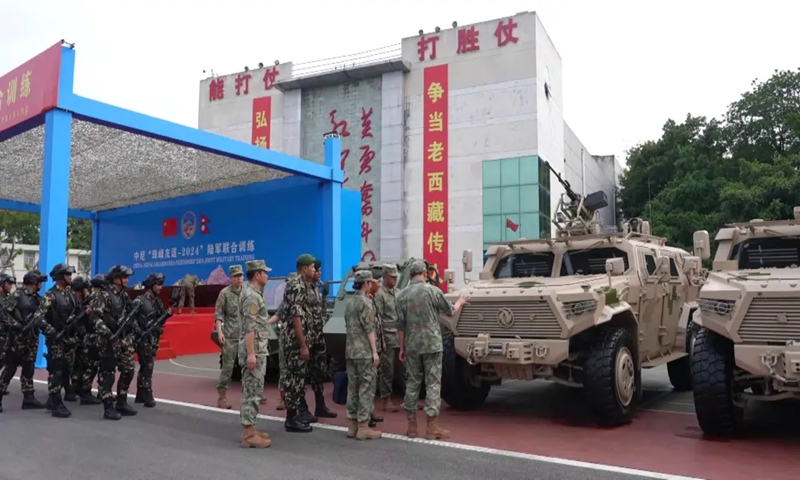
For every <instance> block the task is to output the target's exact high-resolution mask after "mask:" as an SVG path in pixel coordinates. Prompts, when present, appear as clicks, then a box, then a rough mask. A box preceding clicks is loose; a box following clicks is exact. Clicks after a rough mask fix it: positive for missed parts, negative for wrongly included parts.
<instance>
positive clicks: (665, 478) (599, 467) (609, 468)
mask: <svg viewBox="0 0 800 480" xmlns="http://www.w3.org/2000/svg"><path fill="white" fill-rule="evenodd" d="M14 378H15V379H17V380H19V377H14ZM33 381H34V382H35V383H39V384H45V385H46V384H47V382H46V381H44V380H38V379H34V380H33ZM92 391H93V392H97V389H96V388H93V389H92ZM128 393H129V394H133V395H135V394H136V391H135V390H131V391H129V392H128ZM155 400H156V401H157V402H162V403H165V404H167V405H175V406H178V407H185V408H193V409H195V410H204V411H207V412H214V413H224V414H228V415H239V411H238V410H233V409H231V410H223V409H220V408H216V407H209V406H207V405H200V404H197V403H187V402H180V401H177V400H168V399H163V398H156V399H155ZM258 418H260V419H262V420H269V421H272V422H283V421H284V420H286V419H285V418H284V417H275V416H272V415H261V414H259V415H258ZM314 427H315V428H321V429H324V430H334V431H337V432H347V428H345V427H340V426H338V425H327V424H324V423H315V424H314ZM383 438H389V439H392V440H398V441H401V442H411V443H422V444H426V445H436V446H439V447H445V448H453V449H456V450H463V451H467V452H475V453H488V454H490V455H500V456H504V457H510V458H518V459H521V460H530V461H533V462H541V463H550V464H554V465H563V466H566V467H575V468H585V469H588V470H596V471H602V472H610V473H619V474H622V475H636V476H639V477H645V478H653V479H658V480H705V479H703V478H699V477H684V476H681V475H672V474H669V473H659V472H651V471H648V470H638V469H635V468H627V467H618V466H615V465H605V464H602V463H592V462H580V461H577V460H569V459H566V458H558V457H546V456H543V455H533V454H530V453H520V452H513V451H510V450H499V449H496V448H486V447H478V446H475V445H465V444H462V443H453V442H442V441H438V440H426V439H424V438H408V437H406V436H404V435H396V434H394V433H386V432H384V433H383Z"/></svg>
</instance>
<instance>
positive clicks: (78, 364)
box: [70, 275, 105, 405]
mask: <svg viewBox="0 0 800 480" xmlns="http://www.w3.org/2000/svg"><path fill="white" fill-rule="evenodd" d="M98 277H102V279H103V283H105V275H95V278H98ZM94 281H95V279H94V278H93V279H92V282H94ZM92 286H93V285H92V283H91V282H90V281H88V280H87V279H85V278H83V277H75V278H74V279H73V280H72V283H71V284H70V287H71V288H72V291H73V293H75V298H76V299H77V300H78V302H80V304H81V306H80V308H79V309H78V310H79V312H78V316H77V317H76V319H75V320H74V322H75V324H76V328H77V329H78V330H79V332H80V333H79V335H78V345H77V346H76V348H75V362H74V364H73V367H72V379H71V383H72V385H73V387H74V388H75V393H76V394H77V395H78V397H80V399H81V405H98V404H100V399H98V398H97V397H95V396H94V395H92V382H93V381H94V377H95V376H96V375H97V368H98V359H99V356H98V353H97V337H96V335H95V334H94V331H93V328H92V325H91V324H90V323H89V317H90V313H91V310H90V309H89V305H90V304H91V302H92V295H94V293H92ZM87 376H88V378H89V380H88V381H85V380H84V378H85V377H87Z"/></svg>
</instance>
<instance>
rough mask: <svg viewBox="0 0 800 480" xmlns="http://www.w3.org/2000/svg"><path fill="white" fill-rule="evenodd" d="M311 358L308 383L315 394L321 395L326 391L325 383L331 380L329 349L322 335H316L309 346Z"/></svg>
mask: <svg viewBox="0 0 800 480" xmlns="http://www.w3.org/2000/svg"><path fill="white" fill-rule="evenodd" d="M308 350H309V353H310V354H311V358H310V359H309V361H308V365H307V367H306V383H307V384H308V385H311V389H312V390H313V391H314V393H315V394H318V395H321V394H322V392H323V391H324V388H325V387H324V386H323V384H324V383H325V382H327V381H330V374H329V373H328V350H327V348H326V347H325V341H324V340H323V339H322V335H320V336H318V337H316V338H315V339H314V340H313V343H312V344H311V345H309V347H308Z"/></svg>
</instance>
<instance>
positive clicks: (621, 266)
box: [606, 258, 625, 277]
mask: <svg viewBox="0 0 800 480" xmlns="http://www.w3.org/2000/svg"><path fill="white" fill-rule="evenodd" d="M606 273H607V274H608V275H609V276H611V277H618V276H620V275H622V274H623V273H625V260H623V259H621V258H609V259H608V260H606Z"/></svg>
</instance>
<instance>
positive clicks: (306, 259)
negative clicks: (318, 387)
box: [281, 253, 327, 432]
mask: <svg viewBox="0 0 800 480" xmlns="http://www.w3.org/2000/svg"><path fill="white" fill-rule="evenodd" d="M315 260H316V259H315V258H314V257H313V256H311V255H309V254H307V253H306V254H303V255H300V256H299V257H297V262H296V265H297V274H298V275H297V277H296V278H294V279H292V280H289V281H287V282H286V290H285V291H284V295H283V302H284V309H285V313H284V317H285V318H286V324H287V325H286V327H285V328H284V329H283V332H282V335H281V338H282V341H283V342H284V343H283V348H284V350H283V354H284V360H285V362H286V371H285V372H284V373H283V375H281V377H282V387H283V391H284V397H285V403H286V422H285V424H284V427H285V428H286V431H287V432H310V431H311V425H310V423H309V420H308V419H307V418H304V417H303V416H301V415H300V411H301V408H302V407H303V398H305V389H306V387H305V386H306V380H307V375H308V363H309V360H311V347H312V346H313V345H314V343H313V342H315V341H316V340H317V339H315V338H314V337H313V327H312V325H313V324H314V322H317V321H319V319H321V318H322V315H323V308H322V299H321V296H320V294H319V290H318V289H317V287H316V284H315V282H314V277H315V274H316V268H314V261H315ZM315 393H316V392H315ZM320 406H324V398H323V399H322V403H320V402H319V399H318V403H317V409H319V407H320ZM326 408H327V407H326Z"/></svg>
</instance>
